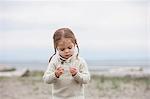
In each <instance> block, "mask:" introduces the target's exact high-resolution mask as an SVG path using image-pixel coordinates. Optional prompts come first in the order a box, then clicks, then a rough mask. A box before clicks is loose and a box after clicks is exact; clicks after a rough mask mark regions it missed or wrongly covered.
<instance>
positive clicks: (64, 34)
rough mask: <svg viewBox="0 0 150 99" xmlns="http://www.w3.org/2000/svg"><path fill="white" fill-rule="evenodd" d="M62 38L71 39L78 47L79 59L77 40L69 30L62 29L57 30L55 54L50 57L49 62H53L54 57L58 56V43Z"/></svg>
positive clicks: (54, 36)
mask: <svg viewBox="0 0 150 99" xmlns="http://www.w3.org/2000/svg"><path fill="white" fill-rule="evenodd" d="M62 38H70V39H71V41H72V43H73V44H74V45H76V47H77V49H78V53H77V57H78V54H79V47H78V43H77V40H76V38H75V35H74V33H73V32H72V31H71V30H70V29H69V28H60V29H58V30H56V31H55V33H54V35H53V42H54V51H55V53H54V54H53V55H52V56H51V57H50V59H49V62H50V61H51V59H52V58H53V56H54V55H55V54H56V49H57V45H58V42H59V41H60V40H61V39H62Z"/></svg>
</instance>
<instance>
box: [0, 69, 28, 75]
mask: <svg viewBox="0 0 150 99" xmlns="http://www.w3.org/2000/svg"><path fill="white" fill-rule="evenodd" d="M28 73H29V70H28V69H23V70H16V71H11V72H10V71H9V72H8V71H7V72H0V77H23V76H27V75H28Z"/></svg>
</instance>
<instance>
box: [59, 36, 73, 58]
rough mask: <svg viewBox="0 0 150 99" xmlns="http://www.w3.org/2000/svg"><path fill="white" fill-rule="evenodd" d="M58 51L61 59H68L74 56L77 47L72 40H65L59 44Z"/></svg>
mask: <svg viewBox="0 0 150 99" xmlns="http://www.w3.org/2000/svg"><path fill="white" fill-rule="evenodd" d="M57 50H58V52H59V55H60V56H61V57H63V58H65V59H68V58H69V57H71V56H72V55H73V54H74V51H75V47H74V44H73V43H72V41H71V39H70V38H63V39H61V40H60V41H59V42H58V45H57Z"/></svg>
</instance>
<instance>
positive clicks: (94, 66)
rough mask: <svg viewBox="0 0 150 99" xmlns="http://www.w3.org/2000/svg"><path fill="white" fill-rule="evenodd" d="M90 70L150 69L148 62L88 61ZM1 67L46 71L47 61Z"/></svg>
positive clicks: (9, 63) (2, 62)
mask: <svg viewBox="0 0 150 99" xmlns="http://www.w3.org/2000/svg"><path fill="white" fill-rule="evenodd" d="M86 61H87V64H88V68H89V70H99V71H106V70H109V69H112V68H116V67H142V68H143V69H150V62H149V61H148V60H86ZM0 65H6V66H11V67H15V68H16V69H18V70H20V69H25V68H26V69H29V70H46V68H47V66H48V62H47V61H1V62H0Z"/></svg>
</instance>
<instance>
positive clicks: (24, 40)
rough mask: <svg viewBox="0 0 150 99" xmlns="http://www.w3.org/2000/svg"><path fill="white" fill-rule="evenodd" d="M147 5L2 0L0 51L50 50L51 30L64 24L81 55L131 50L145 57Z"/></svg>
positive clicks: (136, 1) (107, 0) (138, 1)
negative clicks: (70, 32) (76, 43)
mask: <svg viewBox="0 0 150 99" xmlns="http://www.w3.org/2000/svg"><path fill="white" fill-rule="evenodd" d="M149 5H150V4H149V1H148V0H144V1H142V0H131V1H130V0H127V1H125V0H121V1H120V0H100V1H97V0H94V1H92V0H89V1H84V0H81V1H74V0H72V1H68V0H63V1H61V2H60V1H58V0H51V1H34V0H33V1H32V2H30V1H28V2H27V1H8V0H6V1H2V0H1V1H0V42H1V43H0V44H1V45H0V50H1V52H3V51H6V50H8V51H11V49H12V50H15V49H34V48H37V49H50V50H51V51H52V47H53V43H52V35H53V32H54V31H55V30H56V29H58V28H61V27H69V28H71V29H72V30H73V32H75V34H76V36H77V39H78V42H79V45H80V47H81V52H83V51H85V50H86V51H87V53H84V54H89V53H88V52H89V51H91V52H95V53H96V52H106V53H107V52H112V53H113V52H115V53H116V52H118V51H119V52H118V53H119V54H120V53H122V54H124V52H126V53H132V52H136V53H140V54H141V55H143V56H145V58H146V57H147V54H149V52H148V47H149V46H150V45H148V42H149V35H148V33H149V21H150V20H149V17H150V14H149V12H150V8H149ZM86 51H85V52H86ZM140 54H139V55H140ZM106 56H108V57H109V55H106ZM143 56H142V57H143ZM111 57H112V56H111Z"/></svg>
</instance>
